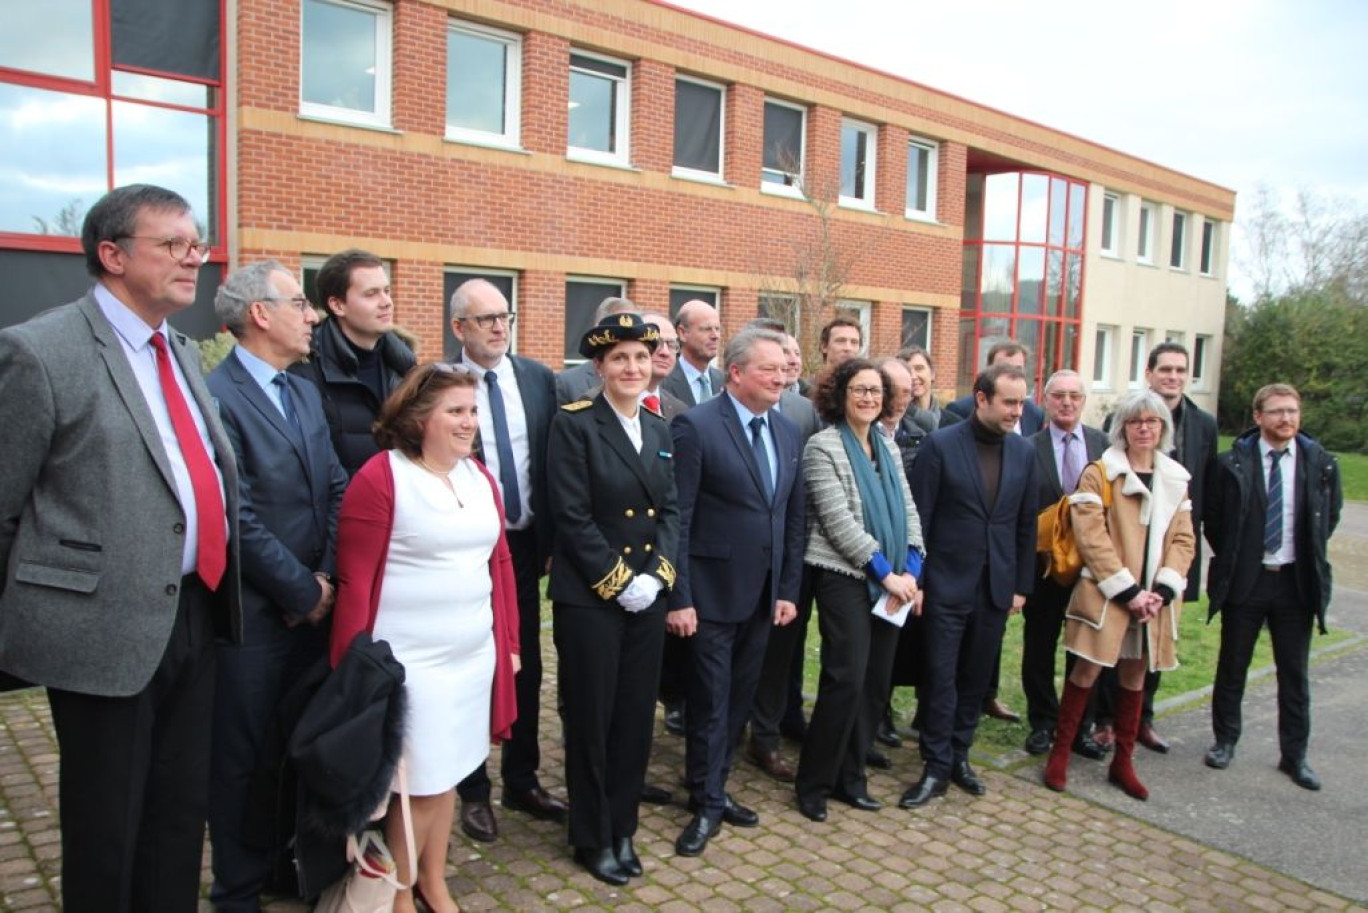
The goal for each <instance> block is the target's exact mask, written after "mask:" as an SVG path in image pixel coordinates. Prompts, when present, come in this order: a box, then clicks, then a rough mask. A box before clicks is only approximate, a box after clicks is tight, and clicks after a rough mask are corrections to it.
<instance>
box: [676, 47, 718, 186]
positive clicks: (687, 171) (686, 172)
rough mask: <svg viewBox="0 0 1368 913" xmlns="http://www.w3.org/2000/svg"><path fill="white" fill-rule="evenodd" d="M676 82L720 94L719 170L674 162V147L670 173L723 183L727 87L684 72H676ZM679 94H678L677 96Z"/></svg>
mask: <svg viewBox="0 0 1368 913" xmlns="http://www.w3.org/2000/svg"><path fill="white" fill-rule="evenodd" d="M675 82H676V83H681V82H687V83H692V84H693V85H696V86H702V87H703V88H705V89H712V90H713V91H714V92H716V93H717V95H718V100H719V101H720V102H721V104H719V105H718V106H717V170H716V171H703V170H701V169H698V168H685V167H683V166H682V165H676V164H675V163H674V149H673V148H671V150H670V174H671V175H673V176H674V177H677V178H684V179H686V180H691V181H706V182H708V183H712V184H720V183H723V182H724V180H725V178H724V177H723V173H724V172H725V171H726V167H727V87H726V86H724V85H722V84H721V83H719V82H711V81H709V80H706V79H699V78H698V77H697V76H686V75H685V74H683V73H676V74H675ZM677 97H678V95H676V98H677ZM674 129H675V130H678V129H679V112H678V111H675V123H674ZM670 140H671V143H673V141H674V133H673V131H672V132H671V134H670Z"/></svg>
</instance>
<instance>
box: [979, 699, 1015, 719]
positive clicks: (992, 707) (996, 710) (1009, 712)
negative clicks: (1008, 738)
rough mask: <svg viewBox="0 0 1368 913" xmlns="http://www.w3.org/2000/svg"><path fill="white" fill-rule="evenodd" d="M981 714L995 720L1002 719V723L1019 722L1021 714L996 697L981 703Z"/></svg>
mask: <svg viewBox="0 0 1368 913" xmlns="http://www.w3.org/2000/svg"><path fill="white" fill-rule="evenodd" d="M983 715H984V716H991V717H992V718H993V719H995V720H1002V721H1003V722H1004V723H1020V722H1021V714H1019V713H1017V712H1016V711H1015V710H1013V709H1012V708H1011V707H1008V706H1007V705H1006V704H1004V703H1003V702H1002V701H1000V700H998V699H997V698H993V699H992V700H991V701H988V702H987V703H986V704H984V705H983Z"/></svg>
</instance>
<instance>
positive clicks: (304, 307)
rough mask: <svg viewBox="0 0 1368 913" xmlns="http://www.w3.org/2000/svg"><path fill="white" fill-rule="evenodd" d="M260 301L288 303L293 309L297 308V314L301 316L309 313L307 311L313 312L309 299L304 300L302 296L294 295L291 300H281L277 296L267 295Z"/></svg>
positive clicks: (281, 298)
mask: <svg viewBox="0 0 1368 913" xmlns="http://www.w3.org/2000/svg"><path fill="white" fill-rule="evenodd" d="M261 300H262V301H288V302H290V304H293V305H294V306H295V307H297V308H299V313H301V314H307V313H309V311H311V310H313V305H312V304H310V303H309V299H308V298H305V297H304V296H303V295H295V296H294V297H293V298H283V297H281V296H279V295H267V296H266V297H265V298H262V299H261Z"/></svg>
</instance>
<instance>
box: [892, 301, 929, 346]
mask: <svg viewBox="0 0 1368 913" xmlns="http://www.w3.org/2000/svg"><path fill="white" fill-rule="evenodd" d="M908 346H921V347H922V348H923V349H925V350H926V351H928V352H930V351H931V309H930V308H915V307H905V308H903V309H902V336H901V340H900V344H899V346H898V348H899V349H905V348H907V347H908Z"/></svg>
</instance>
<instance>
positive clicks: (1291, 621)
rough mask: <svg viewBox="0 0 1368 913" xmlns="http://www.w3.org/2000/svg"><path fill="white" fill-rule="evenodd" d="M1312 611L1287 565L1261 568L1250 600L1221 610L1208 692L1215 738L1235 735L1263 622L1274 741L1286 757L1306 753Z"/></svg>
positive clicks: (1292, 758) (1234, 737)
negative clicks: (1269, 644)
mask: <svg viewBox="0 0 1368 913" xmlns="http://www.w3.org/2000/svg"><path fill="white" fill-rule="evenodd" d="M1314 619H1315V612H1314V611H1313V610H1312V608H1311V606H1308V605H1306V604H1304V603H1303V602H1302V601H1301V599H1300V598H1299V596H1298V594H1297V581H1296V574H1295V572H1294V571H1293V567H1292V566H1291V565H1288V566H1286V567H1284V568H1283V570H1281V571H1279V572H1277V573H1272V572H1269V571H1262V572H1260V575H1259V585H1258V586H1256V587H1255V588H1254V592H1253V593H1252V594H1251V595H1250V597H1249V600H1248V601H1247V602H1244V603H1242V604H1240V605H1231V604H1227V605H1225V606H1224V607H1223V608H1222V609H1221V653H1220V657H1219V658H1218V659H1217V661H1216V686H1215V689H1214V690H1213V692H1212V695H1211V726H1212V729H1213V730H1214V731H1215V734H1216V741H1218V742H1229V743H1231V744H1234V743H1236V742H1238V741H1239V740H1240V730H1241V726H1242V719H1241V712H1240V705H1241V703H1242V702H1243V701H1244V690H1245V679H1246V674H1247V673H1248V671H1249V662H1250V659H1251V658H1252V657H1253V655H1254V645H1255V643H1257V642H1258V639H1259V631H1260V630H1261V629H1262V628H1263V626H1264V625H1265V624H1267V625H1268V636H1269V638H1270V639H1272V641H1273V663H1274V665H1275V666H1276V667H1277V670H1278V746H1279V748H1280V749H1281V750H1282V756H1283V757H1284V758H1286V759H1287V760H1289V761H1301V760H1304V759H1305V757H1306V745H1307V742H1308V740H1309V739H1310V737H1311V680H1310V677H1309V675H1308V672H1307V667H1308V665H1309V660H1310V654H1311V628H1312V625H1313V624H1314Z"/></svg>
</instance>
